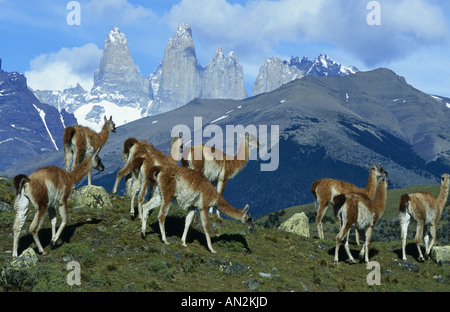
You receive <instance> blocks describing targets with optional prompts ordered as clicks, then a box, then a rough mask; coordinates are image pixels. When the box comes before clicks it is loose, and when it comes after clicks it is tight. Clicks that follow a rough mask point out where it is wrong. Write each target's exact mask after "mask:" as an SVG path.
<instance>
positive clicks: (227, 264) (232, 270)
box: [208, 258, 251, 275]
mask: <svg viewBox="0 0 450 312" xmlns="http://www.w3.org/2000/svg"><path fill="white" fill-rule="evenodd" d="M208 263H210V264H212V265H214V266H217V267H218V268H219V270H220V271H222V272H223V273H225V274H228V275H229V274H239V273H243V272H247V271H250V270H251V267H250V266H248V265H244V264H240V263H237V262H231V261H225V260H221V259H213V258H210V259H208Z"/></svg>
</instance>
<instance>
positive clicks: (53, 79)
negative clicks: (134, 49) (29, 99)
mask: <svg viewBox="0 0 450 312" xmlns="http://www.w3.org/2000/svg"><path fill="white" fill-rule="evenodd" d="M101 55H102V50H101V49H99V48H98V47H97V46H96V45H95V44H93V43H88V44H86V45H84V46H82V47H74V48H62V49H61V50H59V51H58V52H56V53H49V54H42V55H39V56H38V57H36V58H34V59H33V60H32V61H31V62H30V67H31V68H30V70H29V71H26V72H25V77H26V78H27V83H28V86H29V87H30V88H32V89H34V90H64V89H67V88H70V87H74V86H76V85H77V83H80V85H81V86H82V87H83V88H84V89H85V90H90V89H91V88H92V86H93V83H94V71H95V69H96V68H97V67H98V65H99V63H100V58H101Z"/></svg>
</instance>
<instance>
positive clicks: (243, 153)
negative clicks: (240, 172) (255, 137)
mask: <svg viewBox="0 0 450 312" xmlns="http://www.w3.org/2000/svg"><path fill="white" fill-rule="evenodd" d="M249 154H250V147H249V146H248V139H247V138H245V139H244V140H243V141H242V143H241V145H240V146H239V149H238V152H237V154H236V157H234V160H235V161H240V162H243V163H244V164H246V163H247V162H248V157H249Z"/></svg>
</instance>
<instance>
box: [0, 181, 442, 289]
mask: <svg viewBox="0 0 450 312" xmlns="http://www.w3.org/2000/svg"><path fill="white" fill-rule="evenodd" d="M5 183H10V182H5V181H2V182H0V190H1V191H0V192H2V193H4V192H6V193H8V194H1V195H0V196H4V198H7V200H5V201H7V202H9V203H12V201H13V200H14V193H12V196H11V194H10V193H11V192H14V191H13V190H12V189H11V188H9V187H7V186H4V185H2V184H5ZM396 192H397V191H395V194H394V191H390V194H391V193H392V201H393V202H392V205H393V206H395V205H394V204H395V199H394V197H396V196H399V195H397V193H396ZM400 195H401V194H400ZM390 197H391V195H390ZM111 199H112V202H113V205H114V208H113V209H111V210H109V211H96V210H94V209H76V211H71V212H70V215H69V224H68V226H67V227H66V229H65V230H64V232H63V235H62V237H61V239H60V241H58V246H57V247H56V248H55V249H51V248H50V245H49V243H50V232H51V231H50V224H49V221H48V218H47V217H46V218H45V220H44V223H43V224H42V227H41V231H40V233H39V235H40V238H41V242H42V244H43V245H44V248H45V250H46V251H47V252H48V255H47V256H42V255H38V258H39V263H38V265H37V266H36V268H35V269H34V271H33V273H32V274H31V277H30V280H31V281H29V282H27V283H25V284H24V285H22V287H20V288H18V289H14V290H15V291H68V292H93V291H95V292H128V291H136V292H142V291H145V292H174V291H176V292H184V291H190V292H241V291H249V288H248V287H247V285H246V284H245V283H243V282H245V281H248V280H252V279H256V280H257V281H258V282H259V288H258V289H257V290H256V292H273V291H274V292H290V291H299V292H304V291H310V292H318V291H363V292H373V291H387V292H390V291H407V292H409V291H417V290H423V291H429V292H431V291H450V270H449V265H443V266H441V265H438V264H436V263H435V262H434V261H432V260H428V261H426V262H425V263H420V262H417V261H416V260H415V259H414V249H413V248H408V251H409V252H410V254H409V256H408V257H409V260H410V261H412V262H413V263H415V264H417V266H418V267H419V271H418V272H409V271H407V270H404V269H402V268H400V267H399V266H398V265H397V264H398V262H399V261H400V258H399V253H400V242H399V241H391V242H373V243H372V244H371V246H370V258H371V260H373V261H378V262H379V263H380V264H381V274H382V277H381V285H379V286H369V285H368V284H367V281H366V277H367V275H368V273H369V272H370V270H367V269H366V265H365V264H363V263H357V264H355V265H349V264H347V263H345V261H344V260H345V254H344V251H343V250H341V251H342V253H341V259H342V262H340V263H339V264H338V265H336V264H334V262H333V256H334V245H335V243H334V236H335V233H332V232H331V228H332V227H330V232H328V233H327V234H328V237H327V239H325V240H322V241H321V240H318V239H317V238H314V234H313V238H305V237H299V236H296V235H294V234H290V233H286V232H282V231H279V230H276V229H273V228H264V227H262V226H256V227H255V229H254V230H253V231H249V230H248V229H247V228H245V227H244V226H243V225H242V224H240V223H238V222H234V221H230V220H220V219H218V218H217V217H215V216H213V217H211V236H212V243H213V246H214V248H215V249H216V250H217V252H218V253H217V254H212V253H210V252H209V250H208V248H207V245H206V239H205V236H204V234H203V231H202V228H201V224H200V220H199V219H200V218H199V216H198V215H196V217H195V218H194V221H193V223H192V226H191V229H190V231H189V234H188V239H187V245H188V246H187V247H183V246H182V244H181V235H182V232H183V228H184V215H185V214H184V211H182V210H180V209H178V208H177V207H176V206H173V207H172V208H171V210H170V212H169V215H168V217H167V220H166V232H167V236H168V240H169V241H170V243H171V245H169V246H167V245H165V244H163V243H162V241H161V238H160V234H159V226H158V223H157V221H156V216H157V214H158V211H154V212H153V213H152V214H151V215H150V218H149V222H148V227H147V236H146V238H145V239H142V238H141V236H140V226H141V224H140V221H139V220H130V219H129V216H128V211H129V198H128V197H127V196H114V195H111ZM310 206H311V207H310ZM299 208H300V207H293V208H289V209H286V213H285V214H284V215H283V216H281V217H280V218H287V217H288V216H289V214H293V213H294V211H298V209H299ZM311 208H312V210H311ZM301 209H306V210H308V209H309V210H311V211H313V210H314V207H313V205H307V206H305V207H301ZM386 214H387V215H390V212H387V213H386ZM13 215H14V213H13V212H12V211H6V212H3V211H0V220H13ZM32 217H33V212H32V211H30V213H29V217H28V221H27V222H26V223H25V226H24V229H27V228H28V227H29V222H30V220H31V218H32ZM333 218H334V217H333ZM330 219H331V218H330ZM58 220H59V219H58ZM328 223H330V224H331V221H328ZM314 227H315V224H314V223H311V228H312V229H313V228H314ZM11 232H12V221H5V222H0V267H2V268H3V267H5V266H6V265H7V264H8V263H9V262H10V261H11V260H12V258H11V252H10V251H11V249H12V236H11V235H10V234H11ZM409 243H411V242H409ZM410 245H411V244H410ZM30 246H31V247H35V246H34V243H33V240H32V238H31V235H29V233H28V232H27V231H25V233H23V234H22V238H21V240H20V249H21V250H24V249H25V248H27V247H30ZM409 247H411V246H409ZM351 250H352V252H354V253H356V254H357V253H358V252H359V249H358V248H357V246H355V245H351ZM69 255H70V256H69ZM72 258H73V259H75V260H76V261H78V262H79V263H80V267H81V285H80V286H76V285H73V286H69V285H68V284H67V283H66V278H67V274H68V273H69V272H70V271H69V270H67V263H68V261H70V259H72ZM230 262H233V263H237V264H240V265H241V266H240V268H242V267H243V268H245V269H243V270H237V271H236V272H234V273H231V274H227V273H226V272H227V270H225V269H224V268H225V266H226V264H227V263H230ZM248 267H249V269H247V268H248ZM260 273H270V274H271V277H262V276H261V275H260ZM439 277H441V279H439ZM442 281H443V282H442ZM0 290H2V291H6V290H7V289H5V287H4V286H3V285H1V284H0Z"/></svg>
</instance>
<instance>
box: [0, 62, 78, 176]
mask: <svg viewBox="0 0 450 312" xmlns="http://www.w3.org/2000/svg"><path fill="white" fill-rule="evenodd" d="M0 95H1V96H0V155H2V157H1V158H0V171H1V170H2V169H4V168H6V167H8V166H11V165H14V164H17V163H18V162H21V161H24V160H26V159H28V158H31V157H33V156H36V155H39V154H42V153H46V152H50V151H57V150H60V149H61V148H62V136H63V133H64V128H65V123H76V119H75V117H74V116H73V115H72V114H69V113H67V112H66V111H65V110H64V109H61V110H60V111H58V110H57V109H56V108H55V107H52V106H50V105H47V104H43V103H41V102H40V101H39V100H38V98H36V96H35V95H34V94H33V92H32V91H30V89H29V88H28V86H27V81H26V78H25V77H24V76H23V75H22V74H20V73H17V72H5V71H3V70H2V69H1V68H0Z"/></svg>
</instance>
